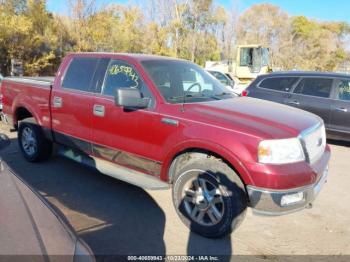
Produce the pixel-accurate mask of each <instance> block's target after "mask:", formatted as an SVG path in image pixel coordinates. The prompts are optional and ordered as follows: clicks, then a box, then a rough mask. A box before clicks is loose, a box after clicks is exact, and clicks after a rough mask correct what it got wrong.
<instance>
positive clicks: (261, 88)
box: [243, 71, 350, 141]
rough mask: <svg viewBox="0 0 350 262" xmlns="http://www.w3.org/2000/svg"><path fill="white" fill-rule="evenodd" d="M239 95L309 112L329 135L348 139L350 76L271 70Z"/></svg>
mask: <svg viewBox="0 0 350 262" xmlns="http://www.w3.org/2000/svg"><path fill="white" fill-rule="evenodd" d="M243 95H246V96H249V97H255V98H261V99H265V100H269V101H274V102H278V103H282V104H286V105H290V106H293V107H296V108H300V109H303V110H306V111H309V112H312V113H314V114H316V115H318V116H320V117H321V118H322V119H323V121H324V123H325V127H326V130H327V134H328V137H329V138H333V139H340V140H347V141H350V75H347V74H338V73H322V72H294V71H292V72H279V73H272V74H270V75H262V76H259V77H258V78H257V79H256V80H255V81H254V82H253V83H252V84H251V85H250V86H249V87H248V88H247V90H246V91H245V92H244V93H243Z"/></svg>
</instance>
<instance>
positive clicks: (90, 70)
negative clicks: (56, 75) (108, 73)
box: [62, 57, 99, 92]
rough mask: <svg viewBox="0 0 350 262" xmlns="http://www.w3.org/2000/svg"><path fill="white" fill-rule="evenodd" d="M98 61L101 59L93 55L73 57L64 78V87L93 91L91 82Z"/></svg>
mask: <svg viewBox="0 0 350 262" xmlns="http://www.w3.org/2000/svg"><path fill="white" fill-rule="evenodd" d="M98 62H99V59H98V58H93V57H75V58H73V59H72V61H71V62H70V64H69V66H68V69H67V71H66V73H65V76H64V78H63V81H62V87H63V88H66V89H72V90H78V91H85V92H91V82H92V79H93V77H94V74H95V70H96V68H97V64H98Z"/></svg>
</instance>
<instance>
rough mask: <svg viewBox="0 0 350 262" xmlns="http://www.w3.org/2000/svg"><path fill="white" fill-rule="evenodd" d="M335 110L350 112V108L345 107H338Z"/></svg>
mask: <svg viewBox="0 0 350 262" xmlns="http://www.w3.org/2000/svg"><path fill="white" fill-rule="evenodd" d="M335 110H337V111H340V112H344V113H346V112H348V109H347V108H345V107H336V108H335Z"/></svg>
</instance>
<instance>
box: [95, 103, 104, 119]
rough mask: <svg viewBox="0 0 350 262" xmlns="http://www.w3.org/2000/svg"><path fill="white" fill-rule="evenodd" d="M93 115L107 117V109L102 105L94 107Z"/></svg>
mask: <svg viewBox="0 0 350 262" xmlns="http://www.w3.org/2000/svg"><path fill="white" fill-rule="evenodd" d="M93 113H94V115H95V116H99V117H104V116H105V107H104V106H102V105H94V110H93Z"/></svg>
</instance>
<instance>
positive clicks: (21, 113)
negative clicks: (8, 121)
mask: <svg viewBox="0 0 350 262" xmlns="http://www.w3.org/2000/svg"><path fill="white" fill-rule="evenodd" d="M15 117H16V118H15V119H16V120H15V123H14V125H15V128H16V129H17V128H18V122H19V121H21V120H23V119H26V118H31V117H33V115H32V113H30V112H29V111H28V110H27V109H26V108H24V107H19V108H17V109H16V113H15Z"/></svg>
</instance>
